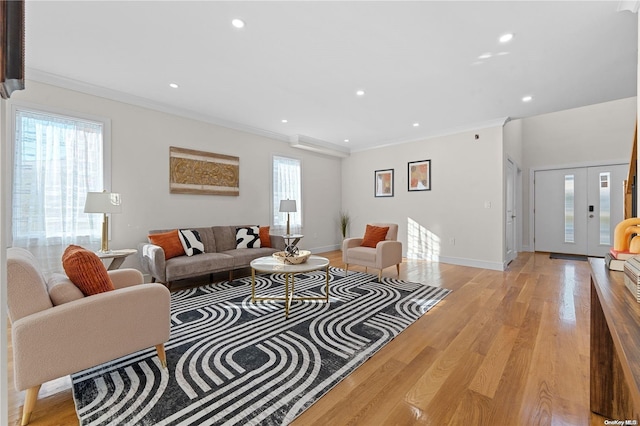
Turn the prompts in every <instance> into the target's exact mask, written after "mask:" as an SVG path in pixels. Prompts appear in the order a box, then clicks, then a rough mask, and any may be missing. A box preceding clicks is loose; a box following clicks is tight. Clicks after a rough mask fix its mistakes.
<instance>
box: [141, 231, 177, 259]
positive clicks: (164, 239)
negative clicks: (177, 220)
mask: <svg viewBox="0 0 640 426" xmlns="http://www.w3.org/2000/svg"><path fill="white" fill-rule="evenodd" d="M149 242H151V244H155V245H157V246H160V247H162V250H164V259H165V260H167V259H171V258H172V257H176V256H182V255H183V254H185V252H184V247H183V246H182V243H181V242H180V236H179V235H178V230H177V229H174V230H173V231H169V232H163V233H161V234H151V235H149Z"/></svg>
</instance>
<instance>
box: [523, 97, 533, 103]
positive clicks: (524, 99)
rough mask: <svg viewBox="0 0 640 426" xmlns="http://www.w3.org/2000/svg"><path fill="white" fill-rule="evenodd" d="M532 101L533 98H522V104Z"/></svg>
mask: <svg viewBox="0 0 640 426" xmlns="http://www.w3.org/2000/svg"><path fill="white" fill-rule="evenodd" d="M532 100H533V96H530V95H527V96H523V97H522V102H531V101H532Z"/></svg>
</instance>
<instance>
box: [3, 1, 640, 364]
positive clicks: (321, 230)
mask: <svg viewBox="0 0 640 426" xmlns="http://www.w3.org/2000/svg"><path fill="white" fill-rule="evenodd" d="M627 13H628V12H627ZM631 92H635V90H633V91H631ZM13 106H25V107H33V108H39V109H45V110H50V111H54V112H57V113H68V114H70V115H77V116H80V117H83V116H84V117H100V118H106V119H108V120H109V122H110V138H109V139H110V150H111V169H110V175H111V177H110V185H109V189H110V190H112V191H115V192H118V193H120V194H121V195H122V200H123V207H122V213H120V214H117V215H115V214H114V215H112V217H111V223H110V230H111V241H110V244H111V246H112V247H113V248H117V249H120V248H136V247H137V246H138V244H139V243H141V242H144V241H146V239H147V235H148V231H149V230H151V229H169V228H173V227H176V226H204V225H214V224H256V225H269V224H270V223H271V212H272V211H273V198H272V194H271V182H270V176H271V167H272V158H273V156H274V155H282V156H285V157H292V158H296V159H299V160H300V161H301V164H302V182H301V184H302V188H303V191H302V199H301V200H300V205H301V206H302V211H303V216H302V218H303V230H304V232H303V233H304V238H303V240H302V242H301V247H303V248H305V249H308V250H310V251H311V252H313V253H325V252H331V251H334V250H337V249H339V248H340V243H341V241H342V235H341V233H340V227H339V223H338V220H339V215H340V212H343V211H346V212H348V213H349V215H350V218H351V224H350V227H349V230H348V236H359V235H361V234H362V233H363V232H364V229H365V226H366V224H368V223H371V222H380V221H384V222H393V223H398V225H399V233H398V235H399V236H398V239H399V240H400V241H401V242H402V245H403V255H404V256H405V257H407V258H410V259H412V260H417V261H429V262H442V263H445V264H450V265H458V266H465V267H474V268H482V269H487V270H491V271H500V272H501V271H503V270H505V268H507V264H508V259H507V255H506V247H505V246H506V242H505V226H504V215H505V211H504V206H505V198H506V197H505V163H506V161H507V159H510V160H511V161H513V162H514V163H515V164H516V165H517V167H518V169H519V170H520V175H519V176H520V177H519V179H520V180H519V182H518V183H519V188H520V191H521V192H520V195H519V197H518V198H519V204H518V210H519V211H520V212H522V215H521V217H520V218H519V219H520V222H519V227H518V238H517V241H518V244H517V246H518V251H519V252H529V251H533V250H534V249H535V247H534V244H533V234H532V232H531V226H530V223H531V221H532V214H533V206H532V204H533V203H532V201H533V198H532V197H533V195H532V194H531V193H530V189H531V188H532V182H530V176H532V174H531V173H532V171H534V170H537V169H542V168H550V167H554V166H559V167H560V166H562V167H566V166H583V165H590V164H595V163H608V162H612V163H619V162H628V161H629V160H628V159H629V154H630V150H631V145H632V141H633V134H634V125H635V119H636V111H637V98H636V96H635V95H634V94H630V95H624V96H620V97H618V98H615V99H612V100H608V101H606V102H598V103H593V104H584V105H580V106H577V107H572V108H567V109H564V110H557V111H553V112H547V113H542V114H535V115H532V116H528V117H524V118H514V119H510V118H507V117H504V118H500V119H494V120H491V121H487V122H483V123H476V122H474V123H473V124H472V125H469V126H466V127H465V126H463V127H459V128H455V129H449V131H447V132H444V133H443V134H436V135H431V136H428V137H419V138H413V137H406V138H404V140H403V141H402V143H397V144H396V143H394V144H391V143H390V144H382V145H380V146H376V147H373V148H370V149H361V150H352V151H351V152H349V155H348V156H336V155H331V154H330V153H318V152H313V151H309V150H302V149H298V148H295V147H293V146H292V145H291V143H289V142H288V141H285V140H282V139H279V138H276V137H269V136H267V132H252V131H249V130H247V129H242V128H241V127H240V126H236V127H235V128H233V127H231V126H225V125H224V123H221V120H216V119H215V118H211V117H204V116H198V115H197V114H194V113H189V112H186V111H184V110H179V109H175V110H173V109H172V108H170V107H168V106H166V105H159V104H154V103H153V102H149V101H145V100H142V99H138V98H136V97H134V96H131V97H127V96H124V94H122V93H117V92H116V91H109V90H106V89H104V88H101V87H95V86H91V85H88V84H79V83H78V82H75V81H72V80H71V79H69V78H61V77H60V76H56V75H53V74H48V73H46V72H42V71H38V70H30V71H29V72H28V73H27V80H26V90H24V91H16V92H14V93H13V94H12V96H11V100H10V101H2V102H1V103H0V117H1V119H2V122H1V126H0V127H1V128H2V129H7V130H6V131H3V132H2V152H1V154H0V159H1V160H2V165H3V170H5V171H7V172H5V174H4V175H3V176H2V181H1V182H2V185H3V188H5V190H3V191H2V193H3V195H2V203H1V205H2V209H0V219H1V221H2V223H3V232H2V235H1V239H2V247H3V251H4V250H5V249H4V248H5V247H6V246H7V245H8V244H9V237H8V234H7V232H6V230H7V229H8V226H9V225H8V221H9V214H8V211H9V210H8V208H9V207H8V206H9V205H10V203H11V201H10V197H9V195H8V194H11V191H10V190H9V189H8V188H9V183H8V182H9V179H8V171H10V170H11V169H12V164H13V163H12V161H11V155H10V152H11V145H12V143H11V140H12V137H11V135H10V134H9V130H8V129H11V125H10V123H11V114H12V107H13ZM172 146H177V147H181V148H188V149H194V150H199V151H205V152H213V153H217V154H224V155H231V156H236V157H238V158H239V161H240V181H239V188H240V191H239V195H238V196H237V197H226V196H203V195H190V194H174V193H171V192H170V191H169V147H172ZM426 159H429V160H431V163H430V164H431V176H430V178H431V188H430V191H424V192H415V193H412V192H410V191H407V190H406V188H407V186H408V174H407V164H408V163H409V162H412V161H418V160H426ZM389 169H393V170H394V180H395V182H394V194H393V196H392V197H375V196H374V173H375V171H377V170H389ZM3 264H4V255H3ZM123 267H129V268H136V269H140V263H139V261H138V259H137V258H136V256H130V257H129V258H127V260H126V261H125V264H124V265H123ZM391 275H392V274H391ZM147 278H148V277H147ZM4 305H5V303H4V300H3V316H6V315H4V312H5V311H4V309H5V307H4ZM5 331H6V327H3V332H5ZM4 337H5V336H3V342H4V341H5V339H4ZM2 359H3V360H5V362H4V363H3V364H6V354H3V355H2ZM3 370H6V368H3Z"/></svg>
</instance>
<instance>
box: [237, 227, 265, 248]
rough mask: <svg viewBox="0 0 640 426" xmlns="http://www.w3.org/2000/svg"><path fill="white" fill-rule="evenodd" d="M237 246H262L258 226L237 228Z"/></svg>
mask: <svg viewBox="0 0 640 426" xmlns="http://www.w3.org/2000/svg"><path fill="white" fill-rule="evenodd" d="M236 248H238V249H241V248H260V229H259V227H257V226H246V227H243V228H236Z"/></svg>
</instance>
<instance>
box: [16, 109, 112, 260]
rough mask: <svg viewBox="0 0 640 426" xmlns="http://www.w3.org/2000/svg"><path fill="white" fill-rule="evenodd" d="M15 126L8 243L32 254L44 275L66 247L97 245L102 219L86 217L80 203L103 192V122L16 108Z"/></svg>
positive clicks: (95, 215) (97, 216)
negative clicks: (10, 237)
mask: <svg viewBox="0 0 640 426" xmlns="http://www.w3.org/2000/svg"><path fill="white" fill-rule="evenodd" d="M13 123H14V126H15V127H14V147H13V148H14V149H13V175H12V187H13V188H12V199H11V200H12V201H11V206H12V208H11V229H12V232H11V235H12V245H14V246H18V247H25V248H27V249H29V250H30V251H31V252H32V253H34V255H35V256H36V257H37V258H38V260H39V262H40V265H41V267H42V269H43V271H44V272H54V271H59V270H61V257H62V252H63V251H64V249H65V248H66V247H67V246H68V245H69V244H78V245H82V246H85V247H91V248H94V247H95V248H99V245H100V232H101V223H102V216H101V215H97V214H87V213H84V203H85V199H86V194H87V192H89V191H102V190H103V189H105V173H104V170H105V164H104V159H105V157H106V156H105V144H104V134H105V126H106V123H105V122H100V121H91V120H85V119H80V118H75V117H65V116H61V115H57V114H53V113H49V112H43V111H36V110H29V109H23V108H20V107H16V108H14V110H13ZM92 246H93V247H92Z"/></svg>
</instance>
